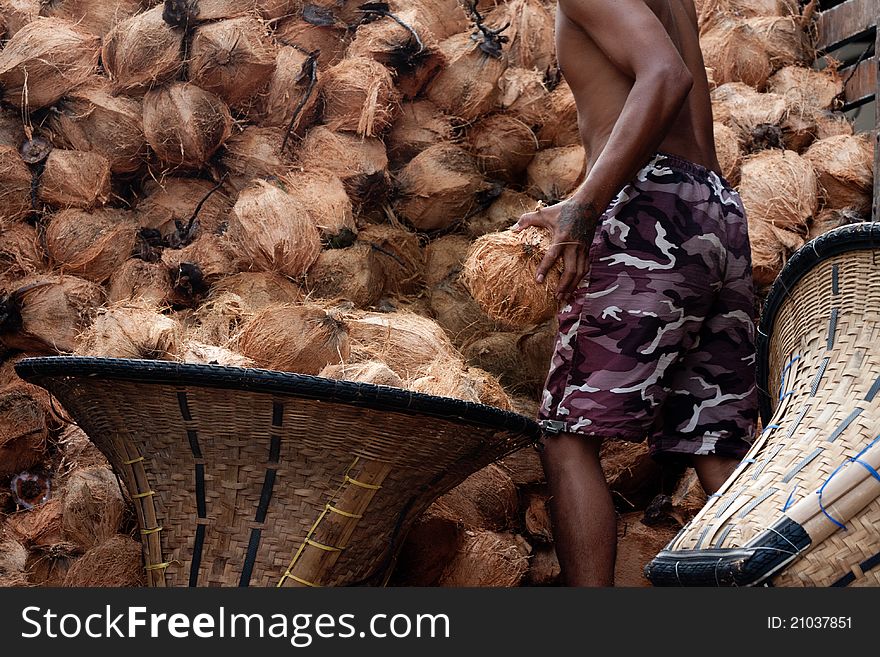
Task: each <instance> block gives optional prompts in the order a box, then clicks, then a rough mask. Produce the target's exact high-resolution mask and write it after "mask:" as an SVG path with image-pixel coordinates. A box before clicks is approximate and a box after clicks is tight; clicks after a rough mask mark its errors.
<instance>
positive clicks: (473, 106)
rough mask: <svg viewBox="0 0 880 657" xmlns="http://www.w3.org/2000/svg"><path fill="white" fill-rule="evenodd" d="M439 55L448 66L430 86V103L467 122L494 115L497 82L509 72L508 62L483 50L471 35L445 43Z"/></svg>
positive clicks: (451, 38) (441, 46)
mask: <svg viewBox="0 0 880 657" xmlns="http://www.w3.org/2000/svg"><path fill="white" fill-rule="evenodd" d="M440 51H441V52H442V53H443V55H444V57H445V58H446V61H447V65H446V68H444V69H443V70H442V71H440V73H438V74H437V75H436V76H435V77H434V79H433V80H432V81H431V83H430V84H429V85H428V87H427V90H426V93H427V98H428V100H430V101H432V102H433V103H434V104H435V105H437V106H438V107H439V108H440V109H442V110H443V111H444V112H446V113H448V114H450V115H453V116H457V117H459V118H461V119H462V120H464V121H473V120H474V119H475V118H477V117H478V116H481V115H482V114H486V113H488V112H489V111H491V110H492V109H493V108H494V107H495V104H496V102H497V100H498V95H499V92H498V81H499V80H500V79H501V76H502V75H503V74H504V71H505V69H506V68H507V59H506V58H505V57H504V56H502V57H500V58H496V57H493V56H491V55H488V54H486V53H485V52H483V51H482V50H480V48H479V45H478V44H477V43H476V42H475V41H474V40H473V39H471V33H470V32H462V33H460V34H456V35H454V36H451V37H449V38H448V39H445V40H443V41H442V42H441V43H440Z"/></svg>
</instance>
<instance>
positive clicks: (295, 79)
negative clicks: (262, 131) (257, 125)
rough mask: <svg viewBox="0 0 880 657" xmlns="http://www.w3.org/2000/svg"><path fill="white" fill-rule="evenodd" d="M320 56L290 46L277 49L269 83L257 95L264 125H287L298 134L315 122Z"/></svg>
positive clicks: (318, 93) (319, 94) (318, 98)
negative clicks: (262, 91) (261, 92)
mask: <svg viewBox="0 0 880 657" xmlns="http://www.w3.org/2000/svg"><path fill="white" fill-rule="evenodd" d="M320 58H321V56H320V55H318V56H317V57H313V56H311V55H310V54H309V53H308V52H305V51H303V50H301V49H299V48H297V47H294V46H282V47H280V48H279V49H278V54H277V55H276V56H275V68H274V69H273V70H272V75H271V76H270V78H269V85H268V87H267V88H266V91H265V93H264V94H262V95H261V97H260V102H261V108H260V117H261V119H262V124H263V125H264V126H274V127H278V128H287V127H290V130H291V133H292V134H294V135H296V136H298V137H301V136H302V135H303V134H305V131H306V130H308V129H309V128H310V127H312V125H314V124H315V122H316V121H317V120H318V118H319V116H320V114H321V102H320V97H321V93H320V91H321V88H320V83H321V76H322V73H319V72H318V69H317V62H318V61H319V60H320Z"/></svg>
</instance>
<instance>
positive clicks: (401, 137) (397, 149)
mask: <svg viewBox="0 0 880 657" xmlns="http://www.w3.org/2000/svg"><path fill="white" fill-rule="evenodd" d="M454 134H455V127H454V125H453V121H452V119H451V118H450V117H449V116H448V115H446V114H444V113H443V112H442V111H440V109H439V108H438V107H437V106H436V105H435V104H434V103H432V102H431V101H430V100H416V101H413V102H405V103H402V104H401V106H400V111H399V113H398V115H397V118H396V119H395V121H394V124H393V125H392V126H391V129H390V130H389V131H388V134H387V135H386V136H385V145H386V147H387V148H388V157H389V159H390V160H391V162H392V164H394V165H395V166H403V165H405V164H406V163H407V162H409V161H410V160H411V159H413V158H414V157H415V156H416V155H418V154H419V153H421V152H422V151H424V150H425V149H427V148H429V147H431V146H433V145H434V144H437V143H439V142H449V141H452V139H453V135H454Z"/></svg>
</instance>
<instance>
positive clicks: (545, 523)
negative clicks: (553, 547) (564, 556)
mask: <svg viewBox="0 0 880 657" xmlns="http://www.w3.org/2000/svg"><path fill="white" fill-rule="evenodd" d="M549 500H550V496H549V495H548V494H547V493H544V492H537V491H533V492H530V493H527V495H526V501H525V507H526V512H525V517H524V518H523V521H524V524H525V527H526V534H527V535H528V537H529V539H531V540H533V541H535V542H537V543H544V544H547V543H552V542H553V525H552V522H551V520H550V508H549Z"/></svg>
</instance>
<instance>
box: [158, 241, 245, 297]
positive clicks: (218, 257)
mask: <svg viewBox="0 0 880 657" xmlns="http://www.w3.org/2000/svg"><path fill="white" fill-rule="evenodd" d="M162 263H163V264H164V265H165V266H166V267H167V268H168V275H169V279H170V280H171V287H172V289H173V290H174V295H173V297H172V303H173V304H175V305H182V306H190V305H192V304H193V303H195V302H197V301H198V300H200V299H202V298H203V297H204V296H205V295H207V293H208V291H209V290H210V288H211V285H212V284H213V283H214V282H215V281H217V280H219V279H220V278H222V277H224V276H228V275H229V274H234V273H236V272H237V271H238V269H239V268H238V264H237V263H236V261H235V258H234V257H233V249H232V246H231V245H230V244H229V242H228V240H227V239H226V236H223V235H212V234H210V233H205V234H203V235H199V236H198V237H197V238H196V239H195V240H194V241H193V242H192V243H191V244H188V245H187V246H185V247H183V248H182V249H165V250H164V251H163V252H162Z"/></svg>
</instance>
